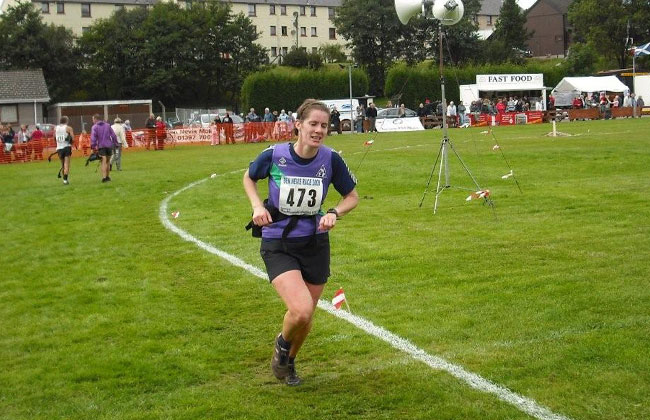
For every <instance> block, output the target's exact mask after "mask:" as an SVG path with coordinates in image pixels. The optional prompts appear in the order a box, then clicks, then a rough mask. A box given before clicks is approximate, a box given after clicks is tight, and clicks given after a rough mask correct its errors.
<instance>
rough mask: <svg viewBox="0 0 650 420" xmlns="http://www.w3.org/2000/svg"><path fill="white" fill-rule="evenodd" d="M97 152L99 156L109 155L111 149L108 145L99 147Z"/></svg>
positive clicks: (111, 152) (111, 151)
mask: <svg viewBox="0 0 650 420" xmlns="http://www.w3.org/2000/svg"><path fill="white" fill-rule="evenodd" d="M97 153H98V154H99V156H111V155H112V154H113V149H111V148H110V147H100V148H99V150H98V151H97Z"/></svg>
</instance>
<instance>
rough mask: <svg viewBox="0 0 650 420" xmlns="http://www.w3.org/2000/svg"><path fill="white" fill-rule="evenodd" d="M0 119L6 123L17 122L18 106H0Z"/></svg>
mask: <svg viewBox="0 0 650 420" xmlns="http://www.w3.org/2000/svg"><path fill="white" fill-rule="evenodd" d="M0 121H2V122H6V123H16V122H18V107H17V106H16V105H2V106H0Z"/></svg>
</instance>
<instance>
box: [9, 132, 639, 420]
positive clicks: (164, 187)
mask: <svg viewBox="0 0 650 420" xmlns="http://www.w3.org/2000/svg"><path fill="white" fill-rule="evenodd" d="M648 123H649V120H645V119H644V120H635V121H630V120H622V121H621V120H619V121H611V122H604V121H597V122H593V123H588V122H587V123H582V122H574V123H571V124H562V125H561V126H560V129H561V130H563V131H566V132H571V133H573V134H579V135H578V136H574V137H569V138H556V139H551V138H548V137H544V136H543V134H545V133H546V132H547V131H548V130H549V126H548V125H539V126H527V127H509V128H501V129H497V131H496V136H497V139H498V141H499V143H500V144H501V145H502V150H503V151H504V152H505V153H506V156H507V158H508V161H509V162H510V164H511V165H512V167H513V168H514V170H515V174H516V175H517V178H518V180H519V182H520V184H521V187H522V189H523V192H524V193H523V194H520V193H519V192H518V190H517V188H516V187H515V186H514V183H513V182H512V179H510V180H508V181H503V180H501V175H503V174H505V173H507V172H508V168H507V166H506V164H505V162H504V160H503V159H502V158H501V156H500V154H499V153H495V152H493V151H492V145H493V144H494V142H493V141H492V140H491V138H489V136H487V135H484V134H480V131H481V130H480V129H473V130H454V131H452V140H453V142H454V145H455V148H456V150H457V151H458V152H459V154H460V155H461V156H462V158H463V160H464V161H465V163H466V164H467V165H468V167H469V168H471V170H472V172H473V174H474V175H475V176H476V177H477V179H478V180H479V182H480V183H481V184H482V186H485V187H488V188H490V189H491V190H492V192H493V196H494V199H495V202H496V211H495V213H496V218H495V216H494V214H493V212H492V211H491V210H489V209H488V208H486V207H483V206H482V205H481V204H479V203H478V202H470V203H467V202H465V197H466V196H467V191H466V190H461V189H456V188H454V189H450V190H447V191H445V192H444V193H443V194H442V196H441V202H440V205H439V211H438V214H437V215H435V216H434V215H433V214H432V211H431V210H432V207H433V199H434V198H433V195H432V194H429V195H428V196H427V198H426V199H425V202H424V206H423V207H422V208H418V207H417V205H418V203H419V201H420V198H421V197H422V193H423V191H424V187H425V183H426V181H427V177H428V176H429V172H430V170H431V167H432V165H433V162H434V161H435V158H436V153H437V151H438V146H439V140H440V137H439V132H436V131H427V132H421V133H407V134H398V135H394V134H392V135H386V134H380V135H378V136H377V137H376V141H375V144H374V145H373V148H372V149H371V152H370V153H369V154H368V155H367V156H366V158H365V160H364V162H363V164H362V165H361V167H360V168H358V170H357V176H358V177H359V179H360V183H359V187H358V189H359V192H360V194H361V196H362V197H364V196H365V197H366V198H365V199H362V202H361V204H360V207H359V208H358V209H357V210H356V211H355V212H353V213H352V214H350V215H349V216H347V217H346V218H345V219H343V220H342V221H341V222H340V225H339V226H338V227H337V229H336V230H335V232H334V233H333V234H332V238H333V241H332V242H333V254H334V258H333V265H332V272H333V277H332V279H331V284H330V286H329V287H328V289H327V290H326V292H325V297H326V298H327V297H329V296H330V295H331V294H332V293H333V290H334V289H335V288H336V287H338V286H339V285H344V286H345V289H346V295H347V296H348V299H349V300H350V305H351V306H352V309H353V311H354V312H355V313H356V314H358V315H361V316H364V317H366V318H368V319H370V320H372V321H373V322H375V323H377V324H379V325H382V326H384V327H386V328H387V329H389V330H391V331H393V332H394V333H396V334H398V335H401V336H402V337H405V338H408V339H409V340H411V341H413V342H414V343H415V344H416V345H418V346H420V347H421V348H423V349H425V350H426V351H428V352H430V353H432V354H436V355H440V356H442V357H445V358H447V359H448V360H450V361H452V362H454V363H458V364H461V365H462V366H464V367H466V368H467V369H469V370H471V371H473V372H476V373H479V374H481V375H483V376H484V377H486V378H488V379H490V380H493V381H495V382H497V383H499V384H502V385H504V386H507V387H509V388H510V389H512V390H514V391H516V392H519V393H521V394H523V395H526V396H528V397H531V398H534V399H535V400H537V401H538V402H540V403H541V404H543V405H545V406H547V407H549V408H551V409H552V410H555V411H557V412H560V413H562V414H565V415H568V416H571V417H574V418H585V419H600V418H644V417H648V416H650V411H649V409H648V406H649V405H648V397H647V395H650V375H649V373H648V372H650V369H649V367H650V366H648V359H647V353H648V350H649V348H650V343H649V342H648V335H647V331H648V328H649V327H650V317H649V316H648V311H647V308H648V307H649V304H650V302H649V300H650V299H649V292H648V290H650V289H649V288H648V278H649V276H648V274H649V273H648V271H649V270H648V268H647V264H646V262H645V261H644V258H643V255H644V253H645V252H644V251H643V250H647V249H650V244H649V242H650V239H649V238H650V236H649V235H648V233H649V229H648V223H647V220H649V216H650V215H649V214H648V212H649V211H648V209H647V206H646V204H645V203H647V198H646V194H647V190H648V187H649V186H650V185H649V184H650V178H649V177H648V175H649V172H650V170H649V169H648V165H647V162H648V158H649V155H650V151H649V150H650V149H649V148H648V146H649V139H648V138H647V135H644V134H643V133H647V131H648ZM365 138H367V137H365V136H358V137H357V136H342V137H340V138H339V137H333V138H331V139H329V141H328V143H329V144H331V145H332V147H334V148H336V149H337V150H343V151H344V153H343V156H344V157H345V158H346V159H347V161H348V164H349V165H350V166H351V167H352V168H356V167H357V164H358V162H359V161H360V159H361V157H362V156H363V155H362V153H363V151H364V149H363V146H362V143H363V140H362V139H365ZM407 145H408V146H411V147H409V148H402V149H397V150H392V151H386V150H385V149H390V148H395V147H403V146H407ZM263 147H264V145H240V146H235V147H216V148H210V147H187V148H183V147H179V148H177V149H176V150H173V151H172V150H169V151H165V152H162V153H160V152H148V153H145V152H141V153H127V154H125V157H124V167H125V171H124V172H122V173H115V174H114V177H113V178H114V182H113V183H111V184H109V185H102V184H100V182H99V179H100V177H99V175H98V174H95V173H94V168H93V167H83V166H82V164H83V162H82V161H81V160H79V159H76V160H74V161H73V168H72V175H71V183H72V184H71V185H70V186H69V187H66V188H64V187H63V186H61V185H60V184H59V183H58V182H59V181H58V180H56V178H55V177H54V174H55V173H56V170H57V168H55V164H54V163H51V164H49V165H48V164H47V163H35V164H29V165H15V166H1V167H0V176H1V177H2V179H3V180H4V181H3V184H4V185H3V186H4V188H3V200H2V201H1V202H0V210H1V211H2V214H3V215H4V220H5V223H4V224H3V225H1V227H0V229H1V232H2V237H3V239H4V240H3V243H4V244H5V246H4V247H3V248H4V251H3V254H2V256H1V257H0V270H1V272H2V275H1V276H0V279H1V280H0V284H1V286H2V287H1V288H0V299H1V301H2V302H3V305H2V306H1V307H0V319H2V331H3V333H2V334H1V335H0V359H1V360H3V361H4V365H5V366H6V367H5V368H4V369H0V413H3V414H2V415H1V416H3V417H5V418H61V417H65V418H88V417H97V418H269V419H273V418H284V417H286V413H287V412H291V413H295V417H297V418H347V417H350V416H353V417H358V418H368V419H374V418H421V419H428V418H437V419H445V418H449V419H458V418H494V419H499V418H503V419H505V418H527V416H525V415H524V414H522V413H520V412H518V411H517V410H516V409H514V408H513V407H511V406H509V405H507V404H505V403H502V402H500V401H498V400H497V399H496V398H495V397H493V396H490V395H485V394H482V393H478V392H476V391H473V390H471V389H469V388H468V387H467V386H465V385H464V384H461V383H459V382H458V381H457V380H455V379H453V378H451V377H450V376H449V375H447V374H445V373H441V372H436V371H432V370H430V369H428V368H425V367H424V366H423V365H422V364H420V363H418V362H414V361H412V360H411V359H409V358H408V357H406V356H404V355H403V354H400V353H398V352H397V351H395V350H393V349H391V348H390V347H388V346H387V345H386V344H384V343H382V342H379V341H377V340H375V339H371V338H369V337H367V336H365V335H364V334H363V333H361V332H360V331H358V330H356V329H355V328H354V327H352V326H350V325H348V324H345V323H341V321H338V320H336V319H334V318H332V317H329V316H327V315H325V314H323V313H319V314H318V316H317V318H316V322H315V326H314V333H313V335H312V336H310V339H309V340H308V342H307V344H306V345H305V348H304V352H303V353H302V354H301V358H300V361H299V363H300V371H301V373H302V374H303V376H304V377H305V378H306V385H305V386H303V387H301V388H299V389H287V388H286V387H284V386H280V385H278V384H277V382H276V381H274V380H272V378H271V377H270V375H269V372H268V371H269V369H268V359H269V356H270V349H271V341H272V337H273V335H274V334H275V333H276V331H277V330H278V328H279V323H280V320H281V316H282V311H283V309H282V304H281V302H280V301H279V299H278V298H277V297H276V296H275V294H274V292H273V291H272V289H271V288H270V287H269V286H268V285H267V284H265V283H264V282H263V281H261V280H259V279H257V278H254V277H253V276H251V275H250V274H248V273H246V272H243V271H242V270H240V269H237V268H233V267H231V266H230V265H229V264H227V263H226V262H223V261H221V260H219V259H218V258H216V257H214V256H211V255H207V254H206V253H205V252H204V251H201V250H199V249H198V248H196V247H195V246H194V245H192V244H189V243H186V242H183V241H182V240H181V239H180V238H178V237H177V236H175V235H173V234H171V233H170V232H168V231H166V230H165V229H164V227H163V226H162V225H161V223H160V221H159V220H158V207H159V205H160V202H161V200H162V199H163V198H164V197H165V196H166V195H167V194H169V193H171V192H173V191H176V190H177V189H179V188H181V187H183V186H185V185H187V184H188V183H190V182H192V181H195V180H197V179H201V178H204V177H207V176H209V175H210V174H211V173H220V174H221V173H224V174H225V173H227V172H230V171H233V170H237V169H240V168H243V167H245V165H246V164H247V162H248V161H249V160H250V159H252V158H253V157H254V156H255V155H256V154H257V153H258V152H259V151H261V149H262V148H263ZM450 172H451V174H452V182H451V183H452V185H454V186H459V187H468V188H469V187H472V185H471V182H470V181H469V180H468V178H467V177H466V176H465V175H464V172H463V170H462V168H460V167H459V165H458V161H457V160H456V159H455V157H454V156H450ZM436 179H437V177H436V176H434V178H433V180H432V186H433V188H435V181H436ZM472 188H473V187H472ZM334 195H335V194H332V197H333V196H334ZM333 200H334V198H332V199H331V201H332V204H333V202H334V201H333ZM326 207H327V206H326ZM172 210H180V212H181V217H180V218H179V219H175V220H174V223H176V224H177V225H179V226H180V227H182V228H183V229H186V230H187V231H189V232H191V233H192V234H194V235H196V236H197V237H199V238H201V239H203V240H205V241H207V242H210V243H213V244H215V245H217V246H218V247H220V248H221V249H223V250H225V251H227V252H230V253H233V254H235V255H238V256H240V257H241V258H243V259H244V260H246V261H247V262H249V263H252V264H255V265H257V266H260V267H262V264H261V261H260V259H259V255H258V253H257V247H258V245H259V243H258V242H257V241H256V240H253V239H252V238H250V236H246V235H245V234H244V232H243V225H244V224H245V223H246V222H247V217H248V215H249V214H250V210H249V206H248V204H247V202H246V199H245V197H244V194H243V191H242V188H241V173H237V174H231V175H224V176H223V177H218V178H215V179H210V180H209V181H208V182H206V183H204V184H201V185H199V186H197V187H195V188H193V189H191V190H189V191H187V192H185V193H183V194H181V195H179V196H178V197H175V198H174V199H173V200H172V201H171V203H170V211H172Z"/></svg>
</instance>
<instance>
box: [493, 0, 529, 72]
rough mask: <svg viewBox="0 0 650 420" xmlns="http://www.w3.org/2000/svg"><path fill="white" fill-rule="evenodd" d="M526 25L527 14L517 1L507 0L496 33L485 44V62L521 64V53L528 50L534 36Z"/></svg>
mask: <svg viewBox="0 0 650 420" xmlns="http://www.w3.org/2000/svg"><path fill="white" fill-rule="evenodd" d="M525 24H526V14H525V13H524V11H523V10H522V9H521V7H519V5H518V4H517V2H516V0H505V1H504V2H503V5H502V6H501V10H500V11H499V18H498V19H497V21H496V24H495V26H494V33H493V34H492V36H490V39H488V40H487V41H486V43H485V44H486V45H485V48H484V50H483V51H484V57H485V61H487V62H491V63H500V62H504V61H512V62H521V61H522V58H523V57H522V55H521V52H522V51H524V50H526V49H527V48H528V46H527V43H528V40H529V39H530V38H531V37H532V36H533V33H532V32H528V31H527V30H526V27H525Z"/></svg>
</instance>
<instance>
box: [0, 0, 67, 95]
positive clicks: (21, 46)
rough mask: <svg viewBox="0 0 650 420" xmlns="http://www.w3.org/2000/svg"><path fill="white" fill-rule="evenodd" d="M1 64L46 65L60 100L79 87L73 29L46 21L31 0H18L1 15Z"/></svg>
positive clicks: (7, 67)
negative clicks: (23, 0)
mask: <svg viewBox="0 0 650 420" xmlns="http://www.w3.org/2000/svg"><path fill="white" fill-rule="evenodd" d="M0 50H1V51H2V54H1V55H0V68H1V69H3V70H11V69H14V70H18V69H28V68H30V69H34V68H42V69H43V75H44V76H45V82H46V83H47V86H48V90H49V92H50V96H51V98H52V100H53V101H55V102H58V101H61V100H65V99H67V98H68V97H69V96H70V95H71V93H72V92H73V91H74V90H75V89H76V86H77V82H76V74H77V72H76V69H77V66H78V65H79V55H78V53H77V51H76V49H75V47H74V36H73V35H72V32H71V31H70V30H68V29H65V28H64V27H62V26H55V25H46V24H44V23H43V21H42V19H41V14H40V12H39V11H38V10H36V9H35V8H34V5H33V4H32V3H31V2H18V3H17V4H16V5H15V6H10V7H9V8H7V11H6V12H5V13H4V14H2V15H0Z"/></svg>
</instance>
